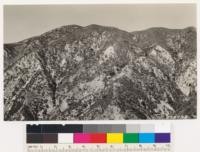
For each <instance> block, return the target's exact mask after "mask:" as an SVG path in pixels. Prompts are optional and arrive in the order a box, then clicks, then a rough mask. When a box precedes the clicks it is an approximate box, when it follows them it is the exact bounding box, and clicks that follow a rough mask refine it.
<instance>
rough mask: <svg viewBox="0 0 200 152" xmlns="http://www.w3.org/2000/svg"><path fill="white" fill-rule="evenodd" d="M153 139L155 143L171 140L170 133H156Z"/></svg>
mask: <svg viewBox="0 0 200 152" xmlns="http://www.w3.org/2000/svg"><path fill="white" fill-rule="evenodd" d="M155 141H156V143H170V141H171V137H170V133H156V134H155Z"/></svg>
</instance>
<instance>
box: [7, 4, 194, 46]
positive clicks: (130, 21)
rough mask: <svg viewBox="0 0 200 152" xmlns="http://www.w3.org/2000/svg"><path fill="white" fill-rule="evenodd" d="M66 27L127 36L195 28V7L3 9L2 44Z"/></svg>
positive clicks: (144, 5)
mask: <svg viewBox="0 0 200 152" xmlns="http://www.w3.org/2000/svg"><path fill="white" fill-rule="evenodd" d="M69 24H77V25H81V26H87V25H90V24H99V25H105V26H114V27H117V28H120V29H122V30H126V31H129V32H131V31H135V30H143V29H147V28H150V27H166V28H176V29H178V28H185V27H188V26H195V27H196V5H195V4H143V5H142V4H140V5H139V4H135V5H6V6H4V43H10V42H17V41H21V40H23V39H26V38H30V37H32V36H36V35H40V34H42V33H44V32H47V31H49V30H51V29H54V28H57V27H60V26H63V25H69Z"/></svg>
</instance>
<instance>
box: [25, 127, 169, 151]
mask: <svg viewBox="0 0 200 152" xmlns="http://www.w3.org/2000/svg"><path fill="white" fill-rule="evenodd" d="M26 149H27V150H26V151H27V152H134V151H135V152H170V151H171V126H170V124H165V123H164V124H156V125H153V124H140V125H139V124H127V125H125V124H84V125H82V124H67V125H59V124H42V125H27V126H26Z"/></svg>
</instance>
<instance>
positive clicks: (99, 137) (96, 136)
mask: <svg viewBox="0 0 200 152" xmlns="http://www.w3.org/2000/svg"><path fill="white" fill-rule="evenodd" d="M106 138H107V136H106V134H105V133H93V134H90V143H106Z"/></svg>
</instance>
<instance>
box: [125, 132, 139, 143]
mask: <svg viewBox="0 0 200 152" xmlns="http://www.w3.org/2000/svg"><path fill="white" fill-rule="evenodd" d="M123 137H124V143H139V134H138V133H125V134H124V136H123Z"/></svg>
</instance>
